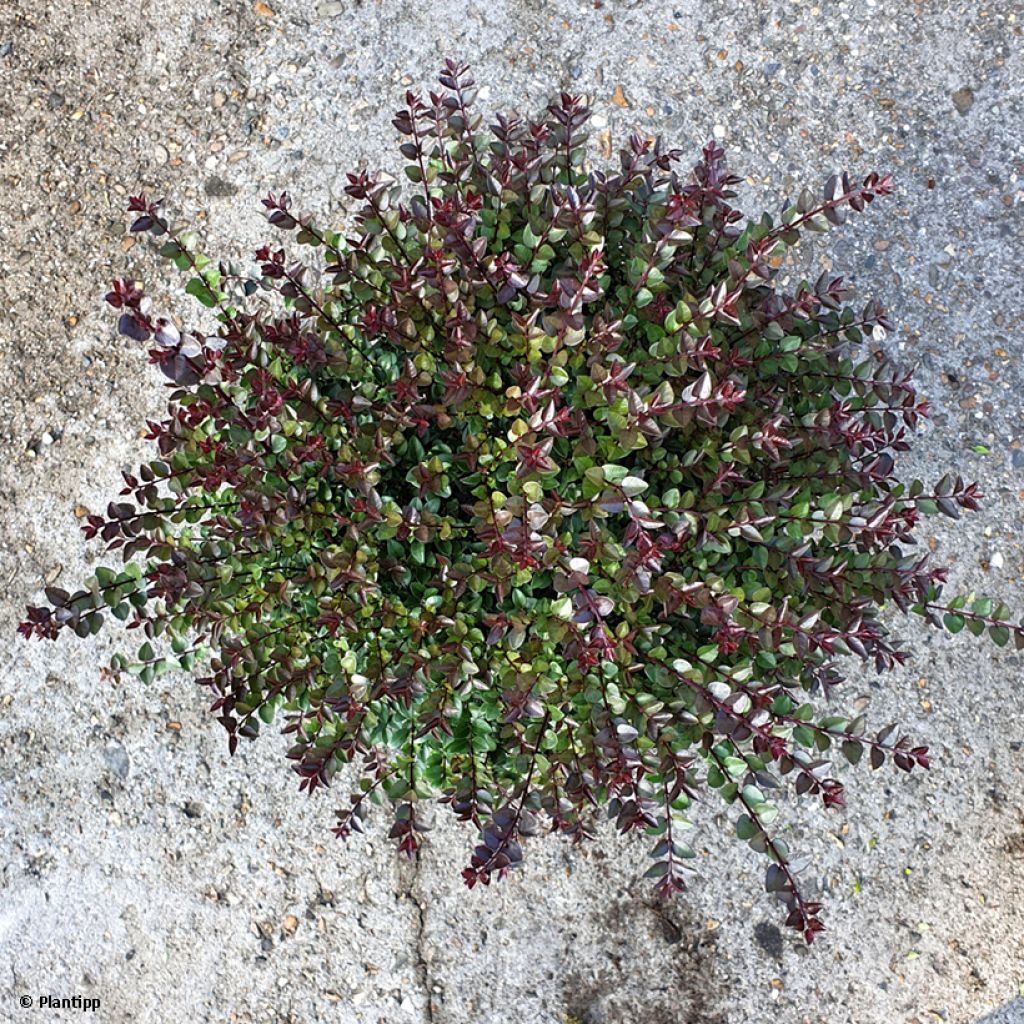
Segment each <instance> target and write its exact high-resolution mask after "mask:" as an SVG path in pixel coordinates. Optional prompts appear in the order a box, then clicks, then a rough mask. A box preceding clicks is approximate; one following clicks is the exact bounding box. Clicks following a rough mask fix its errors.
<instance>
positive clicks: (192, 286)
mask: <svg viewBox="0 0 1024 1024" xmlns="http://www.w3.org/2000/svg"><path fill="white" fill-rule="evenodd" d="M185 291H186V293H187V294H189V295H191V296H192V297H193V298H196V299H198V300H199V301H200V302H201V303H202V304H203V305H204V306H206V307H207V308H210V307H213V306H216V305H217V296H216V295H214V294H213V292H211V291H210V289H209V286H208V285H207V284H206V282H205V281H203V280H202V279H201V278H198V277H193V278H192V280H191V281H189V283H188V284H187V285H185Z"/></svg>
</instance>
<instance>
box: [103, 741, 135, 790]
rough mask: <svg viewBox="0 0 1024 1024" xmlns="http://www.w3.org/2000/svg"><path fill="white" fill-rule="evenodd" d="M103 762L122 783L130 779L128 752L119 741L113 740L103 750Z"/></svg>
mask: <svg viewBox="0 0 1024 1024" xmlns="http://www.w3.org/2000/svg"><path fill="white" fill-rule="evenodd" d="M103 760H104V762H105V763H106V765H107V767H108V768H109V769H110V770H111V771H112V772H113V773H114V774H115V775H116V776H117V777H118V778H119V779H121V781H122V782H123V781H124V780H125V779H127V778H128V770H129V768H130V767H131V762H130V761H129V759H128V751H127V750H125V749H124V747H123V746H122V745H121V744H120V743H118V742H117V740H111V741H110V742H109V743H108V744H107V745H106V746H105V747H104V748H103Z"/></svg>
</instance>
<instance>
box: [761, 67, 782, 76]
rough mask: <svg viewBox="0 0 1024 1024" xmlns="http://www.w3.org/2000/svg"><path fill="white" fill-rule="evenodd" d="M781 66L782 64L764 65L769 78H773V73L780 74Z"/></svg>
mask: <svg viewBox="0 0 1024 1024" xmlns="http://www.w3.org/2000/svg"><path fill="white" fill-rule="evenodd" d="M781 67H782V65H781V64H765V66H764V73H765V74H766V75H767V76H768V77H769V78H771V76H772V75H775V74H778V71H779V68H781Z"/></svg>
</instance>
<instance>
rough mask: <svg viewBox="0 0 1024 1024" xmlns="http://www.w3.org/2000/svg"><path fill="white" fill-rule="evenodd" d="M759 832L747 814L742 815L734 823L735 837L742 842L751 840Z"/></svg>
mask: <svg viewBox="0 0 1024 1024" xmlns="http://www.w3.org/2000/svg"><path fill="white" fill-rule="evenodd" d="M759 831H760V830H759V829H758V827H757V824H756V823H755V822H754V819H753V818H751V817H750V815H749V814H744V815H742V816H741V817H740V818H739V819H738V820H737V822H736V835H737V836H738V837H739V838H740V839H743V840H748V839H753V838H754V836H756V835H757V834H758V832H759Z"/></svg>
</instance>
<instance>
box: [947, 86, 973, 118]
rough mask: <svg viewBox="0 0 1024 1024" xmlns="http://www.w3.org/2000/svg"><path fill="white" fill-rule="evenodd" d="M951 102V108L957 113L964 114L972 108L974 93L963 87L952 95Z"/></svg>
mask: <svg viewBox="0 0 1024 1024" xmlns="http://www.w3.org/2000/svg"><path fill="white" fill-rule="evenodd" d="M952 100H953V106H954V107H956V109H957V111H958V112H959V113H960V114H966V113H967V111H968V110H970V109H971V107H973V106H974V91H973V90H972V89H968V88H967V86H964V87H963V88H962V89H957V91H956V92H955V93H953V96H952Z"/></svg>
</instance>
